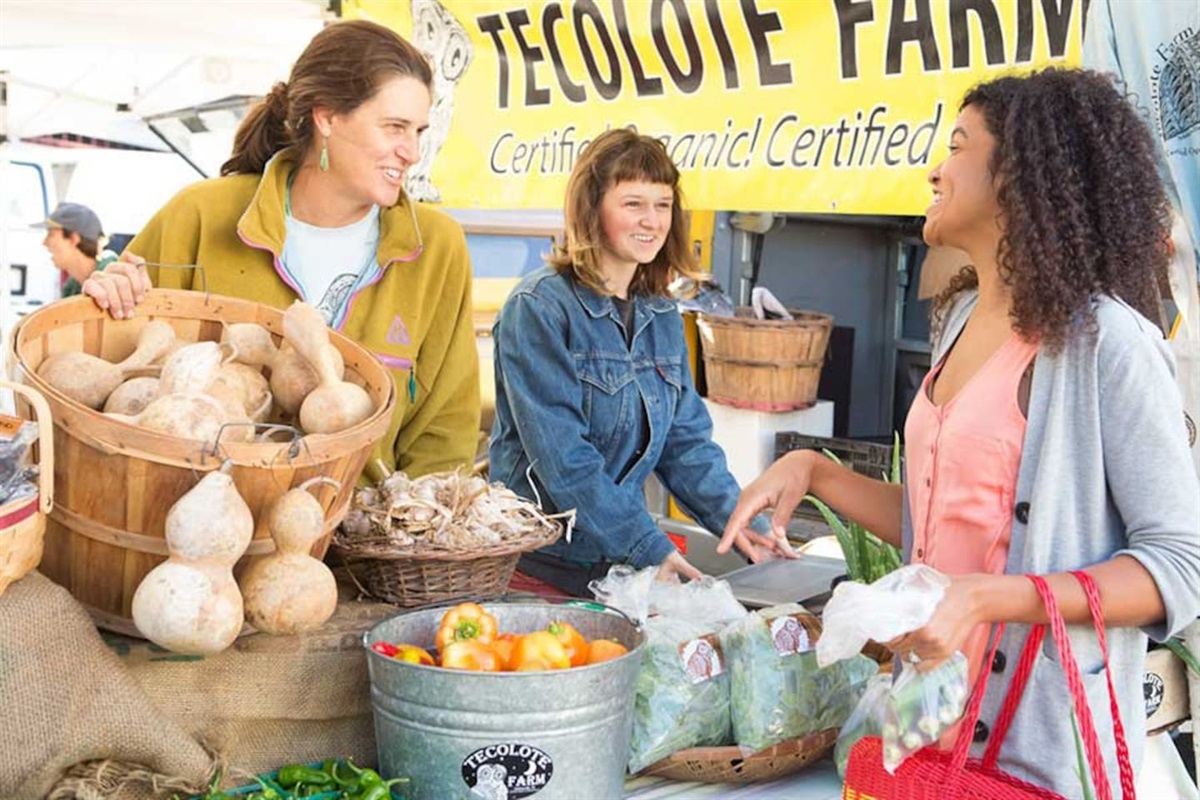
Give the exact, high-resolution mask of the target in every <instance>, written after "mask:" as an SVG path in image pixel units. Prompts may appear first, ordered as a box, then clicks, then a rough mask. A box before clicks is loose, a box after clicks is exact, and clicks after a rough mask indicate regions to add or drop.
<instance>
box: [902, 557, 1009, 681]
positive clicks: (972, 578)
mask: <svg viewBox="0 0 1200 800" xmlns="http://www.w3.org/2000/svg"><path fill="white" fill-rule="evenodd" d="M991 577H992V576H990V575H952V576H950V585H949V586H947V587H946V593H945V594H944V595H942V601H941V602H940V603H938V606H937V608H936V609H934V612H933V617H932V618H931V619H930V620H929V622H928V624H926V625H925V627H923V628H918V629H917V630H915V631H912V632H911V633H906V634H904V635H903V636H898V637H896V638H895V639H892V640H891V641H888V642H884V643H883V644H884V646H885V647H887V648H888V649H889V650H891V651H892V652H893V653H895V654H896V655H898V656H899V657H900V659H901V660H902V661H906V662H908V663H910V664H913V665H914V666H915V667H916V668H917V669H918V670H919V671H920V672H928V671H929V670H931V669H934V668H936V667H937V666H938V665H940V664H941V663H942V662H944V661H945V660H946V659H948V658H950V656H952V655H954V653H955V652H956V651H958V650H961V649H962V646H963V644H964V643H965V642H966V641H967V637H969V636H970V635H971V633H972V631H974V630H975V626H976V625H978V624H979V623H981V622H983V621H984V619H983V615H982V613H981V609H980V608H979V603H978V602H977V598H978V592H977V590H978V589H979V587H980V586H981V585H982V584H983V582H985V581H987V580H989V579H990V578H991Z"/></svg>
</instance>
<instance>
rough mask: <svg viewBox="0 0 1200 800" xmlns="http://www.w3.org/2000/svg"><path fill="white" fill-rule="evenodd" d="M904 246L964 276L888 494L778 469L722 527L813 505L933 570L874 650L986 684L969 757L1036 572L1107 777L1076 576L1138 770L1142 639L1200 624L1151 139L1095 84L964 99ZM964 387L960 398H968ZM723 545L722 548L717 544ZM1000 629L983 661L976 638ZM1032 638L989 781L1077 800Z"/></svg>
mask: <svg viewBox="0 0 1200 800" xmlns="http://www.w3.org/2000/svg"><path fill="white" fill-rule="evenodd" d="M929 182H930V184H931V185H932V188H933V202H932V203H931V204H930V206H929V209H928V210H927V211H926V218H925V229H924V235H925V240H926V241H927V242H929V243H930V244H933V245H948V246H952V247H957V248H960V249H962V250H964V251H966V253H967V254H968V255H969V256H970V257H971V264H972V266H971V267H969V268H967V269H965V270H964V271H963V272H962V273H961V274H960V275H959V276H957V277H956V278H955V279H954V280H952V281H951V284H950V287H949V288H948V289H947V290H946V292H944V293H943V294H942V296H941V297H940V298H939V300H938V301H937V302H936V303H935V306H936V307H938V309H939V314H938V316H937V321H938V322H939V323H940V324H939V325H938V326H936V327H937V329H938V333H937V335H936V336H935V340H934V350H933V359H934V361H933V364H934V366H933V368H932V369H931V370H930V373H929V375H928V376H927V377H926V379H925V382H924V383H923V384H922V387H921V392H920V393H919V394H918V396H917V398H916V399H915V400H914V401H913V405H912V408H911V409H910V410H909V415H908V420H907V422H906V425H905V451H906V459H905V474H904V484H903V485H902V486H900V485H893V484H885V483H882V482H880V481H873V480H871V479H869V478H866V477H863V476H858V475H855V474H853V473H851V472H849V471H848V470H844V469H841V468H840V467H838V466H837V465H836V464H833V463H832V462H831V461H830V460H829V459H827V458H823V457H821V456H820V455H819V454H817V453H813V452H811V451H807V452H797V453H791V454H789V455H787V456H785V457H784V458H782V459H780V460H779V461H777V462H776V463H775V464H774V465H773V466H772V467H771V468H770V469H769V470H768V471H767V472H766V473H765V474H764V475H763V476H762V477H760V478H759V479H758V480H757V481H755V482H754V483H753V484H751V485H750V486H748V487H747V488H746V491H745V492H744V493H743V495H742V499H741V503H740V504H739V507H738V510H737V512H736V513H735V514H734V517H733V519H732V520H731V521H730V527H729V529H728V530H727V531H726V534H725V537H724V540H723V542H722V545H721V547H722V548H727V547H728V546H729V545H730V544H732V543H733V542H734V541H735V540H736V539H737V537H738V536H739V534H740V531H739V530H738V528H737V523H738V520H743V519H747V518H749V516H750V515H752V514H755V513H757V512H759V511H760V510H762V509H763V508H767V507H773V508H774V509H775V518H776V519H777V520H782V519H784V518H785V517H784V515H786V514H788V513H790V511H791V509H792V508H793V507H794V506H795V505H796V503H797V502H798V501H799V498H801V497H803V496H804V495H805V494H806V493H808V492H812V493H813V494H815V495H817V496H819V497H820V498H821V499H823V500H825V501H826V502H827V503H828V504H829V505H831V506H833V507H834V508H835V509H836V510H838V511H839V512H841V513H844V514H846V515H847V516H849V517H851V518H852V519H854V520H856V521H858V522H859V523H860V524H862V525H863V526H864V527H866V528H867V529H869V530H871V531H874V532H875V533H877V534H878V535H880V536H881V538H884V539H886V540H888V541H889V542H891V543H892V544H895V545H897V546H902V547H903V549H904V554H905V559H906V560H907V561H908V562H909V563H923V564H928V565H930V566H933V567H935V568H937V569H939V570H941V571H942V572H944V573H946V574H947V575H949V576H950V585H949V586H948V587H947V589H946V594H945V596H944V597H943V599H942V601H941V603H940V604H939V605H938V607H937V609H936V611H935V612H934V614H933V617H932V619H931V620H930V621H929V623H928V624H927V625H926V626H925V627H923V628H921V629H919V630H917V631H913V632H911V633H909V634H905V635H904V636H901V637H899V638H897V639H895V640H893V641H891V642H888V643H887V644H888V646H889V647H890V648H891V649H892V650H893V651H895V652H896V653H897V654H898V655H900V656H902V657H903V658H905V659H907V660H909V661H911V662H913V663H915V664H917V668H918V669H920V670H928V669H932V668H933V667H936V666H937V665H938V664H940V663H941V662H942V661H944V660H945V659H946V658H948V657H949V656H951V655H952V654H953V653H954V652H956V651H962V652H964V653H966V654H967V655H968V659H969V660H970V661H971V665H972V674H976V675H977V674H979V673H981V672H983V671H985V670H986V671H988V672H990V673H992V678H991V681H990V683H989V684H988V688H987V693H986V695H985V696H984V701H983V706H982V713H981V714H980V717H979V723H978V724H977V725H976V727H975V730H973V731H970V732H968V735H971V736H972V741H973V742H974V744H973V746H972V750H971V754H972V755H973V756H975V757H979V756H981V755H982V754H983V751H984V748H985V747H987V745H988V740H989V737H990V736H991V732H992V729H993V728H994V727H996V720H997V718H998V716H999V710H1000V703H1001V700H1002V699H1003V698H1004V697H1005V695H1006V694H1007V692H1008V688H1009V685H1010V683H1011V682H1012V679H1013V675H1014V673H1015V672H1016V671H1017V670H1016V667H1017V661H1018V655H1019V654H1021V653H1022V648H1023V645H1024V642H1025V640H1026V638H1027V635H1028V632H1029V627H1028V626H1029V625H1032V624H1038V623H1044V622H1046V613H1045V609H1044V607H1043V605H1042V602H1041V599H1040V597H1039V596H1038V594H1037V592H1036V590H1035V588H1034V585H1033V583H1032V582H1031V581H1029V580H1028V579H1027V578H1025V577H1024V576H1025V575H1027V574H1037V575H1042V576H1044V577H1045V580H1046V582H1047V584H1048V585H1049V586H1050V589H1051V590H1052V591H1053V592H1054V595H1055V597H1056V599H1057V602H1058V606H1059V609H1060V610H1061V611H1062V614H1063V616H1064V617H1065V619H1066V621H1067V623H1069V624H1068V626H1067V631H1068V634H1069V636H1070V639H1071V649H1072V651H1073V652H1074V655H1075V658H1076V660H1077V661H1078V663H1079V667H1080V670H1081V672H1082V673H1083V677H1082V682H1083V690H1084V692H1085V693H1086V694H1087V697H1088V700H1089V706H1090V708H1091V710H1092V714H1093V716H1094V717H1095V719H1096V725H1097V732H1098V734H1099V738H1100V742H1101V745H1102V750H1103V752H1104V754H1105V758H1106V761H1107V762H1108V776H1109V779H1110V781H1113V780H1115V778H1116V776H1117V771H1116V768H1115V762H1116V753H1115V746H1114V737H1113V723H1112V720H1111V718H1110V714H1109V712H1108V702H1107V697H1106V685H1105V674H1104V670H1103V669H1102V663H1103V659H1102V656H1101V653H1100V646H1099V639H1098V637H1097V636H1096V634H1095V632H1094V630H1093V629H1092V626H1091V625H1090V624H1089V613H1088V603H1087V600H1086V596H1085V594H1084V590H1083V588H1082V587H1081V586H1080V585H1079V583H1077V582H1076V580H1075V579H1074V577H1073V576H1071V575H1070V574H1068V573H1069V572H1071V571H1074V570H1083V571H1085V572H1087V573H1088V574H1089V575H1090V576H1091V577H1092V578H1093V579H1094V580H1095V583H1096V584H1097V586H1098V587H1099V591H1100V600H1101V605H1102V608H1103V613H1104V620H1105V624H1106V626H1107V633H1106V639H1107V642H1108V655H1109V658H1108V661H1109V663H1110V665H1111V668H1112V673H1113V681H1114V685H1115V688H1116V693H1117V699H1118V703H1119V706H1120V710H1121V718H1122V720H1123V722H1124V725H1125V728H1126V731H1127V733H1128V736H1129V750H1130V753H1131V756H1132V760H1133V762H1134V765H1135V767H1136V764H1137V762H1138V760H1139V758H1140V756H1141V752H1142V749H1143V743H1144V739H1145V736H1144V733H1145V713H1144V710H1143V701H1142V672H1143V665H1144V660H1145V654H1146V642H1147V637H1153V638H1154V639H1157V640H1159V641H1162V640H1165V639H1166V638H1168V637H1170V636H1174V635H1176V634H1178V633H1179V632H1180V631H1181V630H1182V629H1183V628H1184V627H1185V626H1186V625H1187V624H1188V623H1189V622H1190V621H1192V620H1194V619H1195V618H1196V616H1197V614H1198V613H1200V485H1198V483H1197V479H1196V474H1195V472H1194V471H1193V469H1192V465H1191V456H1190V455H1189V452H1188V441H1187V435H1188V434H1187V427H1186V425H1185V421H1184V414H1183V406H1182V402H1181V399H1180V395H1179V390H1178V387H1177V385H1176V383H1175V379H1174V377H1173V374H1172V373H1173V370H1174V363H1173V359H1172V357H1171V352H1170V349H1169V348H1168V347H1167V346H1166V343H1165V342H1164V340H1163V334H1162V331H1160V330H1159V329H1158V327H1157V326H1156V325H1155V324H1154V323H1153V322H1151V321H1150V320H1152V319H1158V318H1159V308H1158V298H1157V291H1156V282H1157V281H1158V280H1159V279H1160V278H1161V277H1163V276H1164V275H1165V271H1166V265H1167V242H1168V236H1169V231H1170V216H1169V207H1168V205H1167V200H1166V196H1165V194H1164V191H1163V187H1162V184H1161V183H1160V182H1159V178H1158V173H1157V172H1156V171H1155V168H1154V159H1153V156H1152V146H1151V138H1150V132H1149V130H1148V129H1147V128H1146V126H1145V125H1144V124H1143V123H1142V122H1141V121H1140V119H1139V118H1138V115H1137V113H1136V111H1135V110H1134V108H1133V107H1132V106H1131V105H1130V104H1129V103H1128V102H1127V101H1126V99H1125V98H1124V97H1122V96H1121V95H1120V94H1119V93H1118V92H1117V91H1116V89H1115V88H1114V87H1113V84H1112V81H1111V80H1110V79H1109V78H1107V77H1106V76H1102V75H1099V74H1097V73H1094V72H1087V71H1082V70H1056V69H1048V70H1043V71H1041V72H1035V73H1033V74H1032V75H1029V76H1027V77H1020V78H1018V77H1004V78H997V79H995V80H993V81H990V82H987V83H984V84H981V85H979V86H977V87H975V88H974V89H972V90H971V91H970V92H968V94H967V96H966V98H965V99H964V100H963V102H962V105H961V108H960V113H959V115H958V118H957V119H956V120H955V123H954V126H953V128H952V130H951V133H950V152H949V155H948V156H947V157H946V159H945V160H944V161H943V162H942V163H941V164H939V165H938V166H937V167H936V168H935V169H934V170H933V172H932V173H930V176H929ZM985 387H986V389H985V390H984V391H980V389H981V388H985ZM718 549H721V548H718ZM1001 622H1003V623H1006V627H1005V630H1004V635H1003V637H1002V639H1001V640H1000V642H999V649H998V652H997V655H996V657H994V658H993V659H992V661H991V662H990V663H983V662H984V659H985V656H986V651H985V650H984V649H983V648H982V647H980V645H981V644H982V643H985V642H986V640H987V638H988V634H989V630H990V627H991V626H992V625H993V624H995V623H1001ZM1058 659H1059V654H1058V651H1057V648H1055V646H1054V644H1053V642H1052V641H1051V637H1049V636H1047V637H1046V642H1045V643H1044V644H1043V646H1042V647H1041V649H1040V651H1038V652H1037V653H1035V654H1034V661H1033V672H1032V675H1031V676H1030V678H1029V682H1028V684H1027V685H1026V686H1025V688H1024V691H1023V694H1021V702H1020V705H1019V706H1018V708H1017V711H1016V715H1015V717H1014V719H1013V720H1012V725H1011V727H1010V728H1009V729H1008V736H1007V738H1005V739H1004V740H1003V744H1002V747H1001V748H1000V751H999V762H998V763H999V766H1000V768H1001V769H1003V770H1005V771H1007V772H1009V773H1011V774H1014V775H1016V776H1018V777H1020V778H1023V779H1025V780H1028V781H1031V782H1032V783H1035V784H1037V785H1039V786H1044V787H1047V788H1049V789H1052V790H1053V791H1055V792H1058V793H1059V794H1063V795H1065V796H1067V797H1079V796H1081V794H1082V789H1081V784H1080V779H1079V777H1078V776H1077V774H1076V773H1075V768H1074V759H1073V758H1072V757H1071V755H1070V754H1071V752H1072V750H1071V748H1072V741H1073V740H1074V734H1073V732H1072V714H1071V706H1070V694H1069V693H1068V692H1067V691H1066V683H1065V680H1064V677H1063V670H1062V667H1061V665H1060V664H1059V663H1058Z"/></svg>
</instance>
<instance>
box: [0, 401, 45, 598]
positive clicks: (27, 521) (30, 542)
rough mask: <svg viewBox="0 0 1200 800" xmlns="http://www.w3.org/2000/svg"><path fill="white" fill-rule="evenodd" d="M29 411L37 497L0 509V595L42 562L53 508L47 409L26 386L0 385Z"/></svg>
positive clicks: (43, 402)
mask: <svg viewBox="0 0 1200 800" xmlns="http://www.w3.org/2000/svg"><path fill="white" fill-rule="evenodd" d="M0 388H2V389H9V390H11V391H12V392H13V394H15V395H16V396H17V397H18V398H19V399H20V400H22V401H23V402H24V403H26V404H28V405H29V407H30V408H31V409H32V414H33V419H34V420H35V421H36V422H37V426H38V439H37V442H38V453H37V456H38V458H37V462H38V466H39V469H38V493H37V494H36V495H34V496H33V497H27V498H25V499H24V500H14V501H13V502H11V503H5V504H4V505H0V594H3V593H4V590H5V589H7V588H8V585H9V584H10V583H12V582H13V581H16V580H20V579H21V578H23V577H24V576H25V575H27V574H28V573H29V572H30V571H31V570H33V569H34V568H35V567H37V565H38V563H39V562H40V561H41V560H42V536H43V535H44V534H45V532H46V515H47V514H49V513H50V509H52V508H53V507H54V429H53V428H52V427H51V422H50V406H49V405H47V403H46V399H45V398H44V397H42V395H41V393H39V392H38V391H36V390H34V389H30V388H29V387H28V386H21V385H20V384H15V383H9V382H8V381H0Z"/></svg>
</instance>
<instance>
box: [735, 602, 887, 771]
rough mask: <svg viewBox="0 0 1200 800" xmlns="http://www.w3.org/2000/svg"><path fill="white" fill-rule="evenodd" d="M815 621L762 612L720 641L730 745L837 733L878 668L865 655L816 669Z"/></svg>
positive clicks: (800, 612)
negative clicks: (724, 663)
mask: <svg viewBox="0 0 1200 800" xmlns="http://www.w3.org/2000/svg"><path fill="white" fill-rule="evenodd" d="M820 637H821V621H820V620H819V619H817V617H816V616H814V615H813V614H810V613H809V612H808V611H807V610H806V609H805V608H804V607H803V606H800V605H796V604H787V605H781V606H775V607H773V608H767V609H762V610H760V611H757V612H755V613H754V614H751V615H750V616H749V617H747V618H745V619H743V620H741V621H738V622H735V623H732V624H731V625H729V626H728V627H727V628H726V629H725V630H724V631H723V632H722V634H721V646H722V649H723V650H724V653H725V656H726V657H727V658H728V661H729V680H730V693H731V697H732V700H731V705H730V715H731V720H732V725H733V738H734V741H735V742H737V744H738V745H740V746H741V747H743V748H744V749H746V750H747V751H749V752H757V751H759V750H762V749H765V748H767V747H770V746H771V745H774V744H778V743H779V742H782V741H786V740H788V739H796V738H799V737H801V736H807V735H808V734H810V733H816V732H818V731H823V730H828V729H829V728H840V727H841V726H842V723H843V722H845V721H846V718H847V717H849V716H850V712H851V711H853V710H854V707H855V705H856V704H857V703H858V699H859V697H860V696H861V695H862V692H863V690H864V689H865V687H866V685H867V681H869V680H870V678H871V677H872V676H873V675H875V674H876V673H877V672H878V670H879V666H878V665H877V664H876V663H875V662H874V661H872V660H871V659H869V658H866V657H865V656H857V657H856V658H852V659H849V660H846V661H840V662H838V663H836V664H833V665H832V666H830V667H827V668H825V669H822V668H821V667H820V666H819V665H818V664H817V658H816V653H815V652H814V647H815V646H816V643H817V641H818V640H819V639H820Z"/></svg>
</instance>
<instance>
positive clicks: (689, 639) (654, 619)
mask: <svg viewBox="0 0 1200 800" xmlns="http://www.w3.org/2000/svg"><path fill="white" fill-rule="evenodd" d="M656 572H657V567H649V568H647V569H645V570H641V571H637V572H635V571H634V570H632V569H630V568H629V567H621V566H617V567H613V568H612V569H611V570H610V571H609V573H608V575H607V576H605V577H604V578H603V579H601V580H598V581H592V583H591V585H590V588H591V589H592V592H593V594H595V595H596V598H597V599H598V600H600V601H601V602H604V603H607V604H608V605H613V606H615V607H616V608H620V609H621V610H622V611H624V612H625V613H626V614H629V615H630V616H633V617H634V618H635V619H638V620H639V621H640V622H643V623H644V630H645V634H646V643H645V645H644V646H643V648H642V650H643V655H642V666H641V671H640V672H639V673H638V680H637V685H636V687H635V690H634V693H635V698H634V706H633V734H632V737H631V741H630V747H629V771H630V772H638V771H640V770H643V769H645V768H646V767H648V766H650V765H651V764H653V763H654V762H656V761H659V760H661V759H663V758H666V757H667V756H669V755H671V754H672V753H674V752H676V751H678V750H683V749H685V748H688V747H703V746H710V745H712V746H716V745H724V744H728V743H729V741H730V736H731V734H730V721H729V673H728V670H727V668H726V664H725V656H724V655H723V654H722V652H721V643H720V638H719V636H718V634H719V632H720V630H721V628H722V627H724V626H725V625H726V624H727V623H729V622H730V621H733V620H737V619H741V618H743V617H745V616H746V614H747V612H746V609H745V608H743V607H742V605H741V604H740V603H738V602H737V600H736V599H734V597H733V591H732V590H731V589H730V588H729V584H728V583H726V582H725V581H721V580H715V579H713V578H710V577H705V578H702V579H700V580H695V581H689V582H688V583H678V582H669V581H656V580H653V576H654V575H655V574H656ZM647 614H649V615H650V616H649V618H648V619H647V618H646V615H647Z"/></svg>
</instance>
